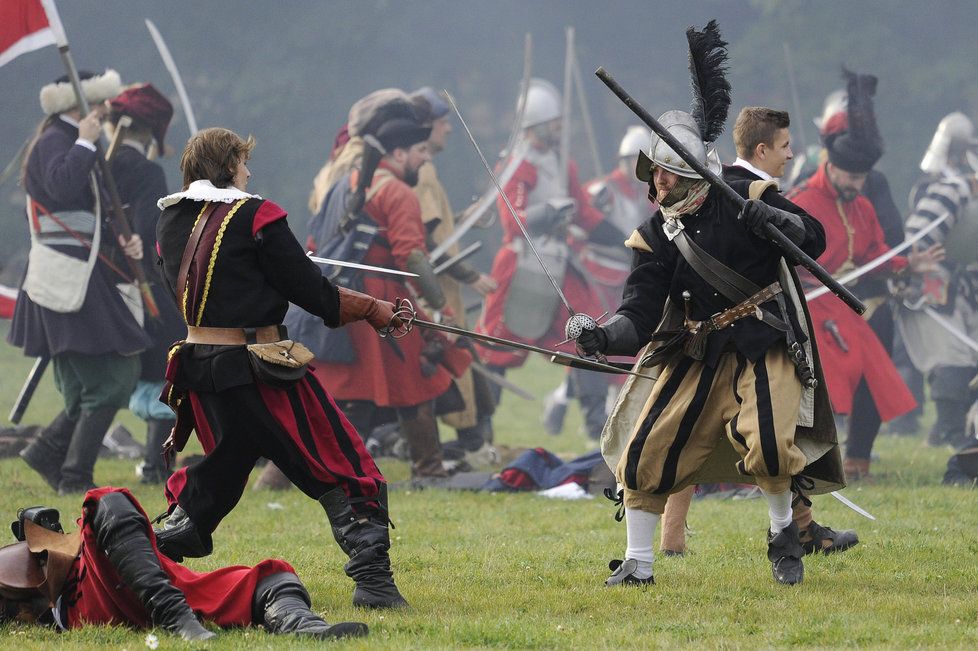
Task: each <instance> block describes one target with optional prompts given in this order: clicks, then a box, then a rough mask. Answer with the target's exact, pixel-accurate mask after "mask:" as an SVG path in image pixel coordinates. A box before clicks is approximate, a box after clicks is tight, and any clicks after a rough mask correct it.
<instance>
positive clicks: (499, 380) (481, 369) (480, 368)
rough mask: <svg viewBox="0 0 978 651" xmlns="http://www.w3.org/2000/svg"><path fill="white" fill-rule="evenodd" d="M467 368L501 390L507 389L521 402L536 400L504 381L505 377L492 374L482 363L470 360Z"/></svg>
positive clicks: (525, 391)
mask: <svg viewBox="0 0 978 651" xmlns="http://www.w3.org/2000/svg"><path fill="white" fill-rule="evenodd" d="M469 367H470V368H471V369H472V370H473V371H475V372H476V373H478V374H479V375H481V376H482V377H484V378H485V379H487V380H489V381H490V382H494V383H495V384H498V385H499V386H501V387H502V388H504V389H507V390H508V391H510V392H512V393H515V394H516V395H518V396H519V397H520V398H523V400H536V396H534V395H533V394H532V393H530V392H529V391H527V390H525V389H523V388H522V387H520V386H519V385H517V384H516V383H515V382H510V381H509V380H507V379H506V377H505V376H503V375H500V374H499V373H493V372H492V371H490V370H489V369H488V368H486V366H485V365H484V364H483V363H482V362H477V361H475V360H472V362H471V364H470V365H469Z"/></svg>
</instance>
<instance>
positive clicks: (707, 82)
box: [686, 20, 730, 142]
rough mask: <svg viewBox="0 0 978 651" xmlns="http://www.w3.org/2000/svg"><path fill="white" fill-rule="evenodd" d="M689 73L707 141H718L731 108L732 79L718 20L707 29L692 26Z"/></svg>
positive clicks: (695, 109)
mask: <svg viewBox="0 0 978 651" xmlns="http://www.w3.org/2000/svg"><path fill="white" fill-rule="evenodd" d="M686 40H687V41H689V74H690V77H691V78H692V86H693V104H692V110H691V112H692V114H693V118H695V119H696V124H697V125H699V128H700V134H701V135H702V137H703V141H704V142H714V141H716V139H717V138H719V137H720V134H721V133H723V125H724V123H726V121H727V111H728V110H729V109H730V83H729V82H728V81H727V79H726V76H725V75H726V72H727V42H726V41H724V40H723V38H721V36H720V28H719V26H718V25H717V21H716V20H711V21H710V22H709V23H707V25H706V27H705V28H703V31H701V32H698V31H696V29H695V28H693V27H690V28H689V29H687V30H686Z"/></svg>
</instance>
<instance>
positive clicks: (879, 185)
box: [863, 170, 904, 248]
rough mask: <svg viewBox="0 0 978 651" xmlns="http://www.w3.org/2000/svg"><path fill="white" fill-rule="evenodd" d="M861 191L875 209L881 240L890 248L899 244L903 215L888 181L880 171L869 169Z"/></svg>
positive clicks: (901, 238)
mask: <svg viewBox="0 0 978 651" xmlns="http://www.w3.org/2000/svg"><path fill="white" fill-rule="evenodd" d="M863 193H864V194H865V195H866V198H867V199H869V202H870V203H871V204H873V208H874V209H875V210H876V218H877V219H878V220H879V222H880V227H881V228H882V229H883V240H884V241H885V242H886V245H887V246H888V247H890V248H893V247H895V246H899V245H900V244H901V243H902V242H903V238H904V233H903V216H902V215H901V214H900V209H899V208H897V205H896V202H895V201H893V193H892V192H890V183H889V181H887V180H886V177H885V176H884V175H883V173H882V172H880V171H878V170H870V172H869V175H868V176H867V177H866V187H865V188H864V189H863Z"/></svg>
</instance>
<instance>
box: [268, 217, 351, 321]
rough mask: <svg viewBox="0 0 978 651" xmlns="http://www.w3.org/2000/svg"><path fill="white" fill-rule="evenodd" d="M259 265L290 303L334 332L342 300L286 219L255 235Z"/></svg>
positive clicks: (269, 282) (273, 223)
mask: <svg viewBox="0 0 978 651" xmlns="http://www.w3.org/2000/svg"><path fill="white" fill-rule="evenodd" d="M255 241H256V242H257V243H258V263H259V264H260V265H261V268H262V272H263V273H264V274H265V278H266V279H267V280H268V284H269V285H271V286H272V287H274V288H275V290H276V291H278V292H279V293H280V294H282V296H284V297H285V298H287V299H288V300H289V302H290V303H295V304H296V305H298V306H299V307H301V308H302V309H303V310H305V311H306V312H309V313H310V314H315V315H316V316H318V317H320V318H321V319H322V320H323V322H324V323H325V324H326V325H327V326H329V327H330V328H335V327H337V326H338V325H339V323H340V297H339V293H338V292H337V290H336V287H334V286H333V284H332V283H330V282H329V280H327V279H326V277H325V276H323V274H322V272H321V271H320V270H319V267H317V266H316V264H315V263H314V262H313V261H312V260H310V259H309V258H308V257H306V254H305V252H304V251H303V249H302V246H301V245H300V244H299V241H298V240H297V239H295V235H294V234H293V233H292V229H290V228H289V224H288V222H287V221H286V220H285V219H279V220H276V221H274V222H272V223H270V224H268V225H266V226H265V227H263V228H262V229H261V230H260V231H258V233H257V234H256V235H255Z"/></svg>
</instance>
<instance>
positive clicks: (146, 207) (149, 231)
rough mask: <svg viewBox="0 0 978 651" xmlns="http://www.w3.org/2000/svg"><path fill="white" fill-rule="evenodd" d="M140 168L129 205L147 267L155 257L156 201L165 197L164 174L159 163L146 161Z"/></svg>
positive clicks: (157, 212) (157, 219) (157, 209)
mask: <svg viewBox="0 0 978 651" xmlns="http://www.w3.org/2000/svg"><path fill="white" fill-rule="evenodd" d="M147 163H148V164H147V165H146V166H145V167H144V168H143V169H142V170H141V171H142V172H143V173H142V174H141V176H140V186H139V187H138V188H137V189H136V192H135V194H134V195H133V199H132V203H131V204H130V206H129V210H130V214H131V215H132V228H133V230H134V231H135V232H136V233H138V234H139V237H141V238H142V240H143V264H144V265H145V266H146V267H147V268H149V267H151V266H153V265H154V264H155V262H156V259H157V257H158V256H157V254H156V223H157V222H158V221H159V220H160V209H159V208H157V207H156V202H157V200H159V198H160V197H165V196H166V195H167V194H169V193H168V192H167V189H166V174H164V172H163V168H162V167H160V166H159V165H157V164H155V163H152V162H148V161H147Z"/></svg>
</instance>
